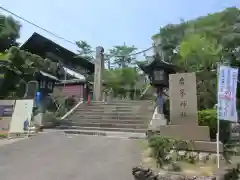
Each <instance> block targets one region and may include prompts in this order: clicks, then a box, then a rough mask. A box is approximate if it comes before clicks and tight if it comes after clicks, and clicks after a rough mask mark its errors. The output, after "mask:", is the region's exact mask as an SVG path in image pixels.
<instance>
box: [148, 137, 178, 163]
mask: <svg viewBox="0 0 240 180" xmlns="http://www.w3.org/2000/svg"><path fill="white" fill-rule="evenodd" d="M148 142H149V146H150V147H151V148H152V150H153V155H154V157H155V159H156V163H157V165H158V166H159V167H162V166H163V165H164V164H165V163H167V162H169V159H167V155H168V154H169V152H170V150H171V149H172V148H173V145H174V144H173V143H174V142H173V141H172V140H171V139H168V138H164V137H162V136H158V135H154V136H151V137H150V138H149V140H148Z"/></svg>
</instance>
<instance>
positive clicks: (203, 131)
mask: <svg viewBox="0 0 240 180" xmlns="http://www.w3.org/2000/svg"><path fill="white" fill-rule="evenodd" d="M160 135H161V136H164V137H169V138H172V139H177V140H182V139H184V140H194V141H210V134H209V127H207V126H188V125H166V126H161V127H160Z"/></svg>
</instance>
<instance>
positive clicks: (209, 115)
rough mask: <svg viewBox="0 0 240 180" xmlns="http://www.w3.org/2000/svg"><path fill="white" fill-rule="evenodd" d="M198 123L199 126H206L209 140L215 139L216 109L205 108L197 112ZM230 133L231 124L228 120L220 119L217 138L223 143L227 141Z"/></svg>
mask: <svg viewBox="0 0 240 180" xmlns="http://www.w3.org/2000/svg"><path fill="white" fill-rule="evenodd" d="M198 123H199V125H200V126H208V127H209V129H210V138H211V140H216V133H217V112H216V109H206V110H202V111H199V112H198ZM230 134H231V126H230V122H228V121H220V133H219V135H220V136H219V138H220V141H222V142H223V143H224V144H225V143H227V142H228V140H229V139H230Z"/></svg>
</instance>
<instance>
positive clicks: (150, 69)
mask: <svg viewBox="0 0 240 180" xmlns="http://www.w3.org/2000/svg"><path fill="white" fill-rule="evenodd" d="M139 67H140V68H141V69H142V70H143V71H144V72H145V73H146V74H147V75H148V77H149V79H150V83H151V85H152V86H153V87H154V88H155V89H156V94H157V105H158V107H159V113H160V114H163V94H164V89H165V88H168V86H169V74H175V73H176V72H177V71H178V67H176V66H175V65H173V64H170V63H167V62H165V61H163V60H162V58H161V56H160V55H159V53H158V52H157V53H156V54H155V55H154V56H151V57H148V58H147V63H144V64H140V65H139Z"/></svg>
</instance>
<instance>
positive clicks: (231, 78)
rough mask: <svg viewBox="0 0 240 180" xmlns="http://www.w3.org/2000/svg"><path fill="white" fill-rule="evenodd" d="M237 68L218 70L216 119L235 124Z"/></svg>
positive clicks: (236, 116)
mask: <svg viewBox="0 0 240 180" xmlns="http://www.w3.org/2000/svg"><path fill="white" fill-rule="evenodd" d="M237 81H238V68H231V67H228V66H220V68H219V70H218V118H219V119H220V120H227V121H232V122H237V119H238V115H237V107H236V95H237Z"/></svg>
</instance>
